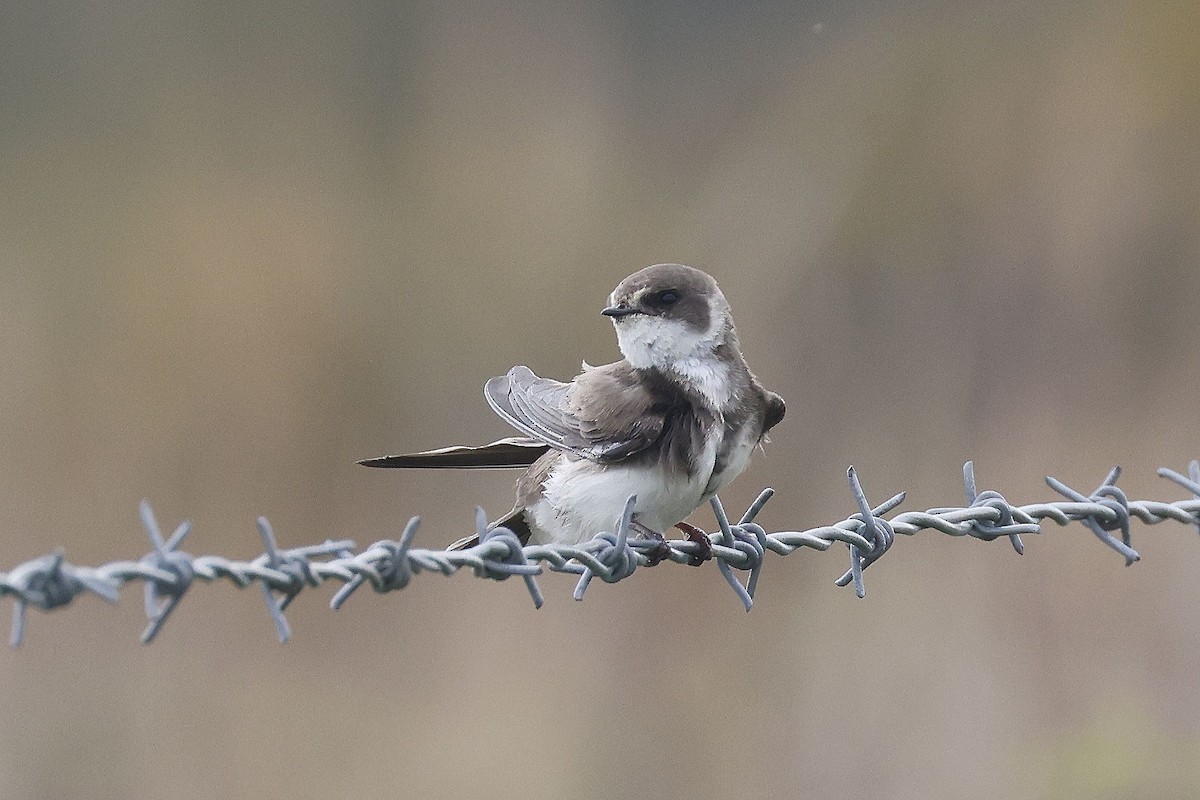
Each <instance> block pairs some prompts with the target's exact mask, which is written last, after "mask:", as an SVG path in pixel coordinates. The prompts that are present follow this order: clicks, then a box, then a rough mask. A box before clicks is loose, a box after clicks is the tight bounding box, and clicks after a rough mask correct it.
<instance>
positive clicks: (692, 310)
mask: <svg viewBox="0 0 1200 800" xmlns="http://www.w3.org/2000/svg"><path fill="white" fill-rule="evenodd" d="M600 313H601V314H603V315H605V316H606V317H609V318H610V319H611V320H612V323H613V327H614V328H615V329H616V333H617V343H618V345H619V346H620V348H621V354H622V355H623V356H624V358H623V359H622V360H620V361H616V362H614V363H612V364H605V365H604V366H599V367H592V366H589V365H588V364H586V363H585V364H584V365H583V372H581V373H580V374H579V375H577V376H576V377H575V378H574V379H573V380H571V381H570V382H568V383H563V382H561V381H556V380H550V379H548V378H539V377H538V376H537V375H535V374H534V373H533V371H532V370H530V369H529V368H528V367H524V366H517V367H513V368H512V369H510V370H509V371H508V374H506V375H503V376H500V377H496V378H492V379H491V380H489V381H488V382H487V384H486V385H485V386H484V390H483V392H484V397H485V398H486V399H487V401H488V403H489V404H490V405H491V407H492V410H493V411H495V412H496V414H498V415H499V416H500V418H501V419H503V420H504V421H505V422H507V423H508V424H509V425H512V426H513V427H514V428H516V429H517V430H518V431H519V432H520V434H521V435H520V436H515V437H508V438H505V439H500V440H499V441H495V442H492V443H491V444H486V445H482V446H478V447H467V446H453V447H444V448H440V449H438V450H426V451H423V452H419V453H410V454H407V455H397V456H383V457H380V458H371V459H365V460H363V461H360V462H359V463H360V464H364V465H366V466H370V467H406V468H412V467H423V468H468V469H472V468H473V469H489V468H503V467H527V470H526V472H525V474H524V475H522V476H521V478H520V479H519V480H518V481H517V501H516V505H515V506H514V507H513V510H512V511H511V512H509V513H508V514H506V515H505V516H503V517H501V518H500V519H498V520H496V521H495V522H493V523H492V524H491V526H490V527H492V528H495V527H497V526H501V525H502V526H504V527H506V528H508V529H510V530H512V531H513V532H514V533H515V534H516V535H517V536H518V537H519V538H520V540H521V542H522V544H527V543H530V542H532V543H541V544H545V543H557V544H579V543H581V542H584V541H586V540H588V539H590V538H592V537H593V536H595V535H596V534H598V533H600V532H602V531H611V530H613V528H614V525H615V523H616V521H617V519H618V517H619V516H620V514H621V511H622V509H623V508H624V505H625V502H626V500H627V499H628V497H629V496H630V495H636V496H637V501H636V504H635V505H634V509H633V518H632V525H633V527H634V528H635V529H636V530H637V531H638V532H639V533H641V534H642V535H644V536H648V537H653V538H657V539H659V540H660V541H661V540H662V534H663V533H664V532H665V531H667V530H668V529H670V528H672V527H677V528H679V529H680V530H682V531H684V532H685V533H686V534H687V535H688V538H689V539H691V540H692V541H695V542H697V544H698V545H699V547H698V549H700V550H701V551H706V552H702V554H700V555H698V556H697V557H695V558H694V559H693V560H694V562H695V563H699V562H700V561H702V560H703V559H704V558H706V557H708V555H710V554H711V548H709V539H708V537H707V536H706V535H704V534H703V532H702V531H700V530H699V529H697V528H695V527H693V526H691V525H688V524H687V523H685V522H683V520H684V519H685V518H687V517H688V516H689V515H690V514H691V513H692V512H693V511H695V510H696V509H697V508H699V507H700V506H701V505H703V504H704V503H705V502H707V501H708V500H709V499H710V498H712V497H713V495H715V494H716V493H717V491H718V490H720V489H721V488H722V487H723V486H725V485H727V484H728V483H729V482H730V481H732V480H733V479H734V478H735V477H737V476H738V475H739V474H740V473H741V472H742V470H744V469H745V468H746V465H747V464H748V463H749V461H750V455H751V452H752V451H753V449H754V447H755V446H756V445H759V444H761V443H762V442H763V441H765V439H766V433H767V431H769V430H770V429H771V428H772V427H774V426H775V425H776V424H777V423H778V422H779V421H780V420H782V419H783V415H784V403H783V398H781V397H780V396H779V395H777V394H775V393H774V392H771V391H768V390H767V389H765V388H763V386H762V384H760V383H759V382H758V379H757V378H755V377H754V375H753V374H752V373H751V372H750V368H749V367H748V366H747V365H746V360H745V358H744V357H743V356H742V353H741V350H740V349H739V348H738V340H737V334H736V332H735V331H734V327H733V316H732V314H731V312H730V309H729V303H728V302H727V301H726V300H725V295H724V294H722V293H721V289H720V288H719V287H718V286H717V282H716V281H715V280H713V278H712V277H711V276H710V275H708V274H707V273H705V272H702V271H700V270H698V269H695V268H693V267H688V266H684V265H682V264H655V265H654V266H651V267H646V268H645V269H643V270H640V271H638V272H635V273H633V274H632V275H630V276H629V277H628V278H626V279H625V280H623V281H621V283H620V284H618V285H617V288H616V289H614V290H613V292H612V294H611V295H609V298H608V306H607V307H606V308H604V310H603V311H601V312H600ZM476 543H478V537H477V536H468V537H466V538H464V539H461V540H459V541H457V542H455V543H454V544H452V545H451V546H450V549H461V548H465V547H471V546H473V545H475V544H476Z"/></svg>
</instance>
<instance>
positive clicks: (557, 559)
mask: <svg viewBox="0 0 1200 800" xmlns="http://www.w3.org/2000/svg"><path fill="white" fill-rule="evenodd" d="M1120 474H1121V470H1120V468H1114V469H1113V470H1112V471H1110V472H1109V474H1108V475H1107V476H1106V477H1105V479H1104V480H1103V481H1102V482H1101V483H1100V486H1099V487H1097V488H1096V489H1095V491H1093V492H1092V493H1091V494H1088V495H1084V494H1083V493H1082V492H1080V491H1077V490H1075V489H1073V488H1071V487H1070V486H1068V485H1066V484H1065V483H1063V482H1062V481H1059V480H1057V479H1055V478H1046V482H1047V484H1048V485H1049V486H1050V488H1052V489H1053V490H1054V491H1056V492H1058V493H1059V494H1060V495H1062V496H1063V497H1065V498H1066V500H1065V501H1063V500H1059V501H1051V502H1045V503H1035V504H1032V505H1024V506H1014V505H1011V504H1010V503H1009V502H1008V501H1007V500H1006V499H1005V498H1004V496H1003V495H1001V494H1000V493H999V492H997V491H994V490H985V491H979V490H978V489H977V486H976V481H975V470H974V465H973V464H972V463H971V462H969V461H968V462H967V463H966V464H965V465H964V466H963V487H964V490H965V493H966V498H967V505H966V506H961V507H957V506H956V507H945V508H931V509H929V510H928V511H906V512H902V513H898V514H896V515H894V516H891V517H890V518H886V519H885V515H887V514H891V513H892V512H893V511H895V510H896V508H897V507H898V506H899V505H900V504H901V503H902V502H904V498H905V495H904V493H903V492H900V493H897V494H895V495H893V496H892V497H891V498H889V499H888V500H886V501H884V502H883V503H881V504H879V505H877V506H871V504H870V503H869V502H868V501H867V496H866V492H865V491H864V490H863V487H862V483H861V481H860V480H859V478H858V474H857V473H856V472H855V470H854V468H853V467H851V468H850V469H849V471H848V472H847V479H848V481H849V486H850V492H851V495H852V497H853V500H854V504H855V506H856V508H857V511H856V512H854V513H852V514H851V515H850V516H848V517H847V518H846V519H844V520H842V521H841V522H838V523H835V524H833V525H823V526H820V527H816V528H809V529H808V530H803V531H786V530H785V531H776V532H772V533H767V532H766V530H765V529H764V528H763V527H762V526H761V525H759V524H758V523H757V522H755V519H756V517H757V516H758V514H759V512H761V511H762V509H763V507H764V506H765V505H766V504H767V501H768V500H770V499H771V497H772V496H773V495H774V491H773V490H772V489H765V490H764V491H763V492H762V493H761V494H759V496H758V498H757V499H756V500H755V501H754V502H753V503H751V504H750V507H749V508H747V509H746V512H745V513H744V514H742V516H741V517H740V519H739V520H738V522H737V523H735V524H731V523H730V521H729V517H728V515H727V514H726V512H725V508H724V506H723V505H722V504H721V501H720V500H719V499H717V498H716V497H714V498H713V499H712V500H711V505H712V510H713V515H714V516H715V518H716V522H717V528H718V530H717V531H716V532H715V533H710V534H707V536H708V539H709V543H710V547H709V548H702V546H701V544H700V543H699V542H698V541H693V540H668V541H666V542H660V541H658V540H655V539H645V538H639V537H637V536H631V535H630V534H631V528H632V527H633V526H632V523H633V517H634V509H635V503H636V497H630V498H629V499H628V500H627V501H626V503H625V506H624V508H623V509H622V511H621V515H620V516H619V517H618V518H617V519H616V524H615V530H614V531H612V532H604V533H601V534H599V535H597V536H596V537H595V538H593V539H591V540H589V541H586V542H583V543H581V544H578V545H561V544H532V545H525V546H522V545H521V542H520V540H519V539H518V538H517V536H516V535H515V534H514V533H513V532H512V531H511V530H509V529H508V528H505V527H496V528H489V527H488V522H487V516H486V515H485V514H484V512H483V509H478V508H477V509H476V513H475V526H476V532H477V533H478V534H479V543H478V544H477V545H475V546H474V547H470V548H467V549H465V550H426V549H421V548H416V547H413V542H414V540H415V537H416V533H417V529H418V527H419V525H420V518H419V517H413V518H412V519H410V520H409V521H408V524H407V525H406V526H405V527H404V532H403V533H402V534H401V536H400V538H399V539H398V540H395V541H392V540H381V541H378V542H376V543H375V544H373V545H371V546H370V547H368V548H366V549H365V550H363V551H361V552H355V545H354V543H353V542H351V541H349V540H340V541H329V540H326V541H325V542H324V543H323V544H317V545H307V546H302V547H295V548H290V549H280V548H279V545H278V542H277V540H276V537H275V533H274V531H273V530H272V528H271V524H270V523H269V522H268V521H267V519H266V518H265V517H259V518H258V532H259V536H260V537H261V538H262V541H263V546H264V552H263V553H262V554H261V555H259V556H257V557H256V558H254V559H252V560H250V561H237V560H233V559H227V558H223V557H221V556H192V555H191V554H189V553H186V552H183V551H182V550H180V549H179V547H180V545H181V544H182V543H183V540H184V539H185V538H186V537H187V535H188V534H189V533H190V531H191V524H190V523H189V522H182V523H180V524H179V525H178V526H176V528H175V530H174V532H173V533H172V534H171V535H170V536H169V537H164V536H163V534H162V531H161V529H160V528H159V525H158V520H157V518H156V517H155V516H154V512H153V510H152V509H151V508H150V505H149V503H147V502H145V501H143V502H142V503H141V505H140V507H139V512H140V516H141V520H142V525H143V527H145V529H146V535H147V536H148V537H149V539H150V544H151V548H152V549H151V550H150V552H149V553H147V554H146V555H145V556H143V557H142V558H140V559H139V560H137V561H113V562H110V563H108V564H104V565H102V566H99V567H83V566H76V565H74V564H71V563H69V562H67V561H66V559H65V557H64V555H63V553H62V552H61V551H59V552H55V553H52V554H50V555H45V556H39V557H38V558H34V559H31V560H29V561H26V562H25V563H23V564H19V565H17V566H16V567H14V568H13V569H12V570H10V571H8V572H0V596H4V595H10V596H12V597H13V599H14V600H15V606H14V609H13V622H12V632H11V636H10V639H9V642H10V644H12V645H13V646H16V645H19V644H20V643H21V641H22V639H23V638H24V634H25V628H26V621H27V620H26V613H27V609H28V608H29V607H30V606H33V607H35V608H39V609H42V610H43V611H49V610H52V609H55V608H61V607H63V606H65V605H68V604H69V603H70V602H71V601H72V600H74V599H75V598H76V597H78V596H80V595H83V594H94V595H97V596H98V597H100V598H102V599H104V600H106V601H109V602H116V600H117V599H118V594H119V591H120V589H121V588H122V587H123V586H124V585H125V584H126V583H129V582H132V581H141V582H142V585H143V590H144V593H145V609H146V616H147V618H148V619H149V623H148V625H147V626H146V629H145V631H144V632H143V633H142V641H143V642H150V641H152V640H153V639H154V638H155V637H156V636H157V635H158V634H159V633H160V632H161V630H162V628H163V625H164V624H165V623H166V621H167V619H168V618H169V617H170V615H171V614H172V613H173V612H174V611H175V609H176V608H177V607H178V606H179V602H180V601H181V600H182V599H183V597H184V595H185V594H186V593H187V591H188V589H189V588H191V586H192V585H193V584H195V583H196V582H197V581H204V582H213V581H216V580H222V579H223V580H228V581H231V582H232V583H234V584H235V585H237V586H239V587H246V586H248V585H250V584H251V583H255V582H257V583H258V584H259V587H260V589H261V593H262V597H263V600H264V602H265V603H266V606H267V611H268V613H269V615H270V617H271V620H272V622H273V623H274V626H275V631H276V634H277V635H278V636H279V639H280V641H287V640H288V638H289V637H290V636H291V629H290V627H289V625H288V621H287V618H286V617H285V616H284V611H285V610H286V609H287V607H288V605H289V604H290V603H291V602H292V600H294V599H295V598H296V597H297V596H298V595H299V594H300V592H302V591H303V590H304V589H305V588H316V587H318V586H320V585H321V584H322V583H324V582H325V581H327V580H332V581H336V582H340V583H341V584H342V586H341V588H340V589H339V590H338V591H337V592H336V593H335V594H334V596H333V599H332V601H331V602H330V605H331V606H332V607H333V608H334V609H337V608H340V607H341V606H342V604H343V603H345V602H346V600H347V599H349V598H350V596H351V595H352V594H354V592H356V591H357V590H358V589H359V588H361V587H362V586H363V585H364V584H370V585H371V588H372V589H374V590H375V591H376V592H392V591H396V590H398V589H403V588H404V587H405V586H407V585H408V584H409V582H410V581H411V580H412V578H413V577H414V576H415V575H417V574H419V573H421V572H440V573H441V574H443V575H452V574H454V573H455V572H458V571H459V570H461V569H464V568H468V569H470V571H471V572H472V573H473V574H474V575H475V576H476V577H480V578H490V579H492V580H498V581H502V580H507V579H508V578H511V577H514V576H520V578H521V579H522V581H524V583H525V588H526V590H527V591H528V592H529V595H530V597H531V598H532V600H533V603H534V606H535V607H538V608H540V607H541V606H542V604H543V603H544V602H545V599H544V596H543V595H542V591H541V589H540V587H539V586H538V583H537V576H539V575H542V574H544V571H545V570H549V571H551V572H564V573H569V574H573V575H578V576H579V579H578V581H577V583H576V585H575V591H574V597H575V599H576V600H582V599H583V598H584V595H585V594H586V592H587V589H588V586H589V585H590V584H591V581H592V579H593V578H600V580H602V581H604V582H605V583H616V582H618V581H621V580H624V579H625V578H628V577H629V576H631V575H632V574H633V573H634V572H635V571H636V570H638V569H639V568H642V567H653V566H656V565H658V564H659V563H660V562H662V561H673V562H675V563H677V564H693V565H694V564H696V561H697V559H696V557H697V556H698V555H700V554H701V551H702V550H704V549H710V550H711V552H712V560H714V561H715V562H716V566H717V569H718V571H719V572H720V573H721V575H722V576H723V577H724V578H725V580H726V581H727V582H728V583H729V586H730V588H731V589H732V590H733V592H734V593H735V595H736V596H737V598H738V599H739V600H740V601H741V603H742V605H743V606H744V607H745V609H746V610H747V611H749V610H750V608H751V606H752V605H753V604H754V593H755V589H756V588H757V586H758V581H759V578H760V577H761V575H762V567H763V562H764V557H765V555H766V553H767V551H771V552H773V553H776V554H777V555H788V554H790V553H793V552H795V551H796V550H798V549H800V548H802V547H806V548H810V549H813V550H828V549H829V548H830V547H832V546H833V545H834V544H835V543H837V542H841V543H842V544H845V545H846V546H847V550H848V552H849V556H850V569H848V570H847V571H846V572H845V573H844V574H843V575H841V577H839V578H838V579H837V580H836V581H835V583H836V584H837V585H838V586H846V585H848V584H853V585H854V591H855V593H856V594H857V595H858V596H859V597H863V596H865V594H866V587H865V585H864V583H863V571H864V570H866V568H867V567H869V566H871V565H872V564H874V563H875V562H876V561H878V560H879V559H880V558H881V557H882V556H883V555H885V554H886V553H887V552H889V551H890V549H891V548H892V546H893V545H894V544H895V540H896V536H897V535H898V534H899V535H904V536H912V535H914V534H916V533H919V532H921V531H924V530H934V531H939V532H941V533H944V534H947V535H949V536H970V537H972V538H974V539H979V540H980V541H985V542H988V541H994V540H996V539H1000V538H1007V539H1008V541H1009V543H1010V544H1011V545H1012V547H1013V549H1014V550H1015V551H1016V552H1017V553H1018V554H1022V553H1024V552H1025V546H1024V543H1023V542H1022V540H1021V536H1022V535H1023V534H1033V533H1040V532H1041V530H1042V524H1043V523H1044V522H1045V521H1046V520H1049V521H1051V522H1054V523H1057V524H1058V525H1068V524H1070V523H1072V522H1081V523H1083V525H1084V526H1085V527H1087V528H1088V530H1090V531H1091V532H1092V534H1093V535H1094V536H1096V538H1098V539H1099V540H1100V541H1102V542H1103V543H1104V544H1106V545H1108V546H1109V547H1111V548H1112V549H1113V550H1115V551H1117V552H1118V553H1120V554H1121V556H1122V557H1123V558H1124V559H1125V563H1126V565H1130V564H1133V563H1135V562H1136V561H1138V560H1139V559H1140V558H1141V556H1140V555H1139V554H1138V552H1137V551H1136V550H1135V549H1133V545H1132V541H1131V539H1132V535H1131V521H1132V520H1133V519H1134V518H1136V519H1138V520H1140V521H1141V522H1143V523H1145V524H1148V525H1153V524H1157V523H1159V522H1164V521H1166V520H1172V521H1175V522H1180V523H1183V524H1186V525H1194V526H1196V527H1197V530H1200V461H1192V462H1191V464H1190V465H1189V467H1188V475H1186V476H1185V475H1183V474H1181V473H1179V472H1176V471H1175V470H1172V469H1168V468H1166V467H1163V468H1161V469H1159V470H1158V474H1159V475H1160V476H1162V477H1164V478H1167V479H1168V480H1170V481H1172V482H1173V483H1174V484H1176V485H1178V486H1179V487H1181V488H1182V489H1184V490H1185V491H1187V492H1189V493H1190V494H1191V495H1192V496H1191V497H1190V498H1189V499H1186V500H1177V501H1174V502H1159V501H1154V500H1130V499H1129V498H1128V497H1127V496H1126V494H1125V492H1124V491H1123V490H1121V489H1119V488H1117V485H1116V482H1117V479H1118V478H1119V477H1120ZM1118 531H1119V532H1120V536H1119V537H1117V536H1114V535H1113V534H1114V533H1116V532H1118ZM701 541H702V540H701ZM735 570H740V571H743V572H746V573H747V576H746V580H745V583H743V582H742V580H741V578H739V577H738V575H737V574H736V573H735Z"/></svg>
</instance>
